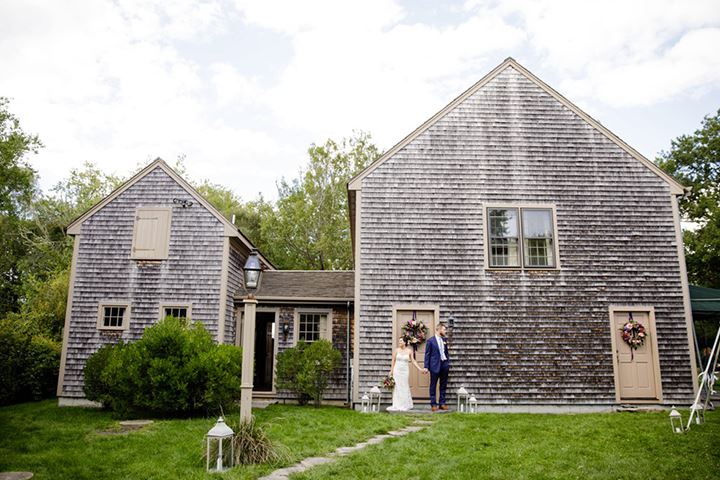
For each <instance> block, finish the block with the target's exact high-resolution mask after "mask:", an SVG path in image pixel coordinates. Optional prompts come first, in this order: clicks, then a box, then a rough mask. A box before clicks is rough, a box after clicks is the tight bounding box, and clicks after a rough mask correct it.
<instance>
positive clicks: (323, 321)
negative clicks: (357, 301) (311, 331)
mask: <svg viewBox="0 0 720 480" xmlns="http://www.w3.org/2000/svg"><path fill="white" fill-rule="evenodd" d="M331 322H332V318H331V317H330V315H329V314H328V315H325V314H323V315H320V338H321V339H324V340H327V341H329V342H332V325H330V323H331Z"/></svg>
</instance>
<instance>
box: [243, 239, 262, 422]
mask: <svg viewBox="0 0 720 480" xmlns="http://www.w3.org/2000/svg"><path fill="white" fill-rule="evenodd" d="M243 271H244V273H245V275H244V277H245V278H244V280H245V290H246V291H247V292H248V293H247V295H246V296H245V298H244V299H243V304H244V306H245V313H244V315H243V328H242V378H241V381H240V421H241V422H245V421H249V420H250V419H251V418H252V389H253V365H254V363H255V362H254V360H255V309H256V307H257V300H256V299H255V294H254V291H255V289H256V288H257V287H258V285H259V284H260V275H261V274H262V265H261V264H260V256H259V255H258V252H257V250H256V249H252V251H251V252H250V255H249V256H248V258H247V260H246V261H245V266H244V267H243Z"/></svg>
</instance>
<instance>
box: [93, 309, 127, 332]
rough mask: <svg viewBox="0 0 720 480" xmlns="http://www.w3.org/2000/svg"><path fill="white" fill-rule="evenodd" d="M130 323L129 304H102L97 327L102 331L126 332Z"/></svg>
mask: <svg viewBox="0 0 720 480" xmlns="http://www.w3.org/2000/svg"><path fill="white" fill-rule="evenodd" d="M129 322H130V304H129V303H122V302H120V303H101V304H100V308H99V312H98V324H97V327H98V328H99V329H100V330H126V329H127V328H128V324H129Z"/></svg>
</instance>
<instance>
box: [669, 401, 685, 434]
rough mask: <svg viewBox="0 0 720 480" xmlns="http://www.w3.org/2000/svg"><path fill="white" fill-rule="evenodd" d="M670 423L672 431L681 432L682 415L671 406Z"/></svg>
mask: <svg viewBox="0 0 720 480" xmlns="http://www.w3.org/2000/svg"><path fill="white" fill-rule="evenodd" d="M670 425H671V426H672V430H673V432H675V433H683V431H684V430H683V425H682V415H680V412H678V411H677V410H675V407H672V410H670Z"/></svg>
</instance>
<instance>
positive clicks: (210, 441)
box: [205, 417, 235, 473]
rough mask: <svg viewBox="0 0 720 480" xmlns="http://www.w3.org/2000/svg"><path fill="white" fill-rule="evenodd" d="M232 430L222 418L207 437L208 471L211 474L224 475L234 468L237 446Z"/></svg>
mask: <svg viewBox="0 0 720 480" xmlns="http://www.w3.org/2000/svg"><path fill="white" fill-rule="evenodd" d="M234 435H235V432H233V430H232V428H230V427H228V426H227V425H226V424H225V420H223V418H222V417H220V418H218V421H217V423H216V424H215V426H214V427H213V428H211V429H210V431H209V432H208V433H207V435H205V437H206V438H207V453H206V455H205V456H206V458H207V471H208V472H211V473H222V472H224V471H225V470H227V469H228V468H231V467H232V466H233V460H234V458H235V445H234V444H233V436H234Z"/></svg>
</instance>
